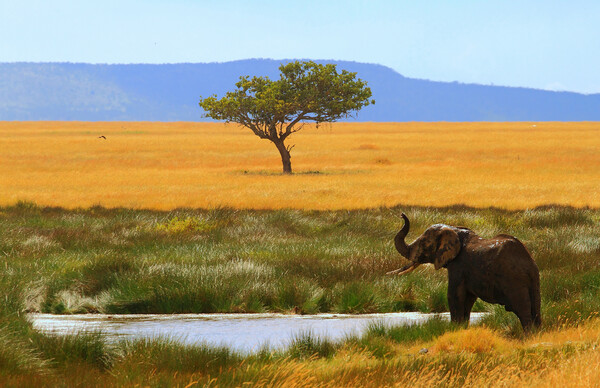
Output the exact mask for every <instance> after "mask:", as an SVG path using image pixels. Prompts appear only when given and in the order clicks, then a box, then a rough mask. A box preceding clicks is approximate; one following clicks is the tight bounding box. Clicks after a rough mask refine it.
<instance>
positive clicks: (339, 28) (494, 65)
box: [0, 0, 600, 93]
mask: <svg viewBox="0 0 600 388" xmlns="http://www.w3.org/2000/svg"><path fill="white" fill-rule="evenodd" d="M246 58H274V59H283V58H311V59H339V60H351V61H359V62H368V63H379V64H382V65H386V66H389V67H391V68H393V69H394V70H396V71H398V72H399V73H401V74H403V75H404V76H407V77H413V78H423V79H431V80H438V81H459V82H468V83H481V84H495V85H506V86H523V87H533V88H539V89H550V90H568V91H576V92H581V93H600V1H593V0H564V1H552V0H546V1H537V0H535V1H527V0H521V1H512V0H505V1H500V0H498V1H496V0H494V1H483V0H480V1H475V0H473V1H460V0H454V1H450V0H447V1H417V0H412V1H383V0H381V1H377V0H372V1H362V0H361V1H359V0H345V1H338V0H332V1H327V0H317V1H313V0H304V1H285V0H278V1H272V0H262V1H261V0H257V1H251V0H247V1H236V0H222V1H216V0H215V1H201V0H171V1H159V0H144V1H136V0H118V1H114V0H104V1H98V0H93V1H86V0H80V1H74V0H0V62H17V61H30V62H67V61H68V62H88V63H177V62H224V61H229V60H236V59H246Z"/></svg>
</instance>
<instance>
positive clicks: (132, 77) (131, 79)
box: [0, 59, 600, 122]
mask: <svg viewBox="0 0 600 388" xmlns="http://www.w3.org/2000/svg"><path fill="white" fill-rule="evenodd" d="M289 61H291V60H272V59H246V60H238V61H229V62H212V63H175V64H87V63H70V62H11V63H0V120H6V121H22V120H31V121H37V120H65V121H74V120H80V121H209V120H208V119H206V118H203V117H202V110H201V109H200V107H199V106H198V101H199V99H200V96H202V97H207V96H209V95H213V94H216V95H217V96H218V97H221V96H222V95H223V94H224V93H225V92H226V91H228V90H232V89H233V88H234V87H235V83H236V82H237V80H238V79H239V77H240V76H242V75H250V76H252V75H259V76H269V77H271V78H278V77H279V71H278V67H279V65H280V64H281V63H287V62H289ZM315 62H318V63H336V64H337V65H338V70H341V69H345V70H349V71H354V72H357V73H358V74H357V76H358V77H359V78H361V79H363V80H365V81H367V83H368V86H369V87H371V89H372V91H373V98H374V99H375V100H376V104H375V105H371V106H367V107H365V108H363V109H362V110H361V111H360V112H358V114H357V115H356V117H355V118H350V119H349V120H346V121H374V122H386V121H401V122H402V121H404V122H405V121H466V122H468V121H600V94H580V93H575V92H567V91H547V90H541V89H531V88H524V87H508V86H495V85H480V84H468V83H459V82H456V81H455V82H441V81H430V80H423V79H414V78H408V77H405V76H403V75H402V74H400V73H398V72H396V71H395V70H393V69H391V68H389V67H386V66H383V65H379V64H370V63H361V62H350V61H332V60H331V61H330V60H315Z"/></svg>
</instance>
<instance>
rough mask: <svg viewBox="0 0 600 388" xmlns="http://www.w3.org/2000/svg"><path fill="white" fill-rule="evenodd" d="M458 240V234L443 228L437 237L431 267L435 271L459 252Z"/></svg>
mask: <svg viewBox="0 0 600 388" xmlns="http://www.w3.org/2000/svg"><path fill="white" fill-rule="evenodd" d="M460 248H461V246H460V239H459V238H458V233H456V232H455V231H454V230H452V229H450V228H444V229H442V230H441V231H440V234H439V235H438V237H437V250H436V252H435V260H434V262H433V265H434V266H435V269H440V268H442V267H443V266H445V265H446V264H448V262H449V261H450V260H452V259H454V258H455V257H456V256H458V252H460Z"/></svg>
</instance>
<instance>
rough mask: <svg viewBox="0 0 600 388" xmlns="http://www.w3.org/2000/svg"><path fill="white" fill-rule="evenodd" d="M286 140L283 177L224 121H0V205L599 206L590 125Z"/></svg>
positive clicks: (376, 127) (310, 130) (423, 129)
mask: <svg viewBox="0 0 600 388" xmlns="http://www.w3.org/2000/svg"><path fill="white" fill-rule="evenodd" d="M100 135H104V136H106V140H104V139H99V138H98V137H99V136H100ZM289 141H290V144H295V145H296V146H295V147H294V149H293V151H292V166H293V168H294V170H295V171H296V172H297V174H295V175H293V176H281V175H280V174H279V173H280V171H281V161H280V159H279V155H278V153H277V150H276V149H275V147H274V146H273V145H272V144H271V143H270V142H268V141H264V140H260V139H259V138H257V137H256V136H255V135H253V134H252V133H251V132H250V131H249V130H247V129H243V128H240V127H238V126H236V125H233V124H230V125H224V124H219V123H143V122H142V123H140V122H137V123H132V122H114V123H78V122H0V150H1V152H0V205H10V204H14V203H16V201H18V200H29V201H34V202H36V203H37V204H39V205H44V206H63V207H67V208H75V207H89V206H93V205H102V206H105V207H127V208H137V209H139V208H151V209H174V208H177V207H194V208H197V207H201V208H210V207H216V206H228V207H234V208H246V209H282V208H294V209H320V210H325V209H327V210H329V209H356V208H370V207H378V206H394V205H396V204H404V205H421V206H437V207H439V206H448V205H453V204H466V205H469V206H475V207H488V206H495V207H501V208H506V209H525V208H531V207H535V206H538V205H546V204H562V205H571V206H577V207H581V206H591V207H599V206H600V184H599V183H598V182H600V153H599V152H598V150H599V149H600V125H598V123H585V122H584V123H551V122H539V123H335V124H332V125H322V126H321V127H319V128H318V129H317V128H315V127H314V126H307V127H306V128H305V129H304V130H303V131H301V132H299V133H297V134H295V135H293V136H292V137H291V138H290V139H289Z"/></svg>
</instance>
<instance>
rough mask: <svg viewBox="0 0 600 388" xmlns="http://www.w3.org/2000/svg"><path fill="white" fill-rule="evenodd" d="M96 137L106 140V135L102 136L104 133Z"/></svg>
mask: <svg viewBox="0 0 600 388" xmlns="http://www.w3.org/2000/svg"><path fill="white" fill-rule="evenodd" d="M98 139H104V140H106V136H104V135H102V136H98Z"/></svg>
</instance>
